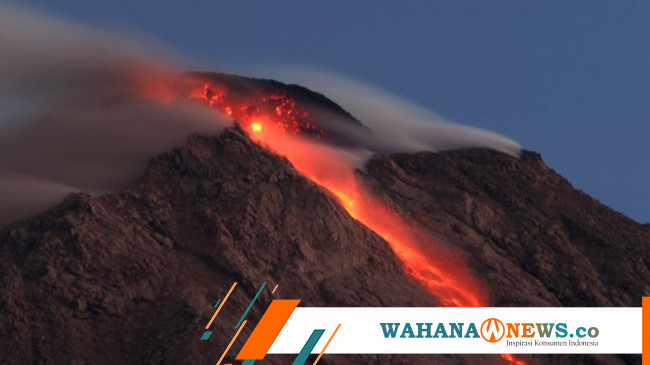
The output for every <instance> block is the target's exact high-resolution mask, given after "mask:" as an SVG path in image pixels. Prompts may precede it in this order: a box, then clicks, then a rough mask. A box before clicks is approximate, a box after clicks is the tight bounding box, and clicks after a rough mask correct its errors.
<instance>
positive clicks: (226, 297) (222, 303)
mask: <svg viewBox="0 0 650 365" xmlns="http://www.w3.org/2000/svg"><path fill="white" fill-rule="evenodd" d="M235 286H237V282H234V283H233V284H232V286H231V287H230V290H228V294H226V296H225V297H224V298H223V301H221V299H220V301H221V304H220V305H219V308H217V310H216V311H215V312H214V314H213V315H212V318H210V322H208V325H207V326H205V329H206V330H207V329H208V327H210V325H211V324H212V321H214V319H215V318H217V314H219V311H220V310H221V307H223V305H224V304H225V303H226V300H228V297H229V296H230V293H232V291H233V289H235ZM217 303H218V302H217Z"/></svg>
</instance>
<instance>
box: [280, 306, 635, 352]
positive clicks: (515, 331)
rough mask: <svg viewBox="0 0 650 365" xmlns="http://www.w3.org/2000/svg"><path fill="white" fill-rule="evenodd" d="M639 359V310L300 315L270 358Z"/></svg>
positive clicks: (323, 311) (314, 311)
mask: <svg viewBox="0 0 650 365" xmlns="http://www.w3.org/2000/svg"><path fill="white" fill-rule="evenodd" d="M339 324H341V327H340V328H339V330H338V331H337V333H336V335H335V336H334V337H333V338H332V341H331V343H330V344H329V346H328V347H327V350H326V353H328V354H454V353H455V354H502V353H508V354H586V353H592V354H593V353H613V354H627V353H635V354H640V353H641V346H642V339H641V337H642V336H641V333H642V322H641V308H300V307H299V308H297V309H296V310H295V311H294V313H293V314H292V315H291V318H290V319H289V321H288V322H287V323H286V325H285V326H284V328H283V329H282V331H281V332H280V335H279V336H278V338H277V339H276V340H275V342H274V343H273V346H272V347H271V349H270V351H269V353H270V354H296V353H299V352H300V350H301V349H302V347H303V345H304V344H305V341H307V339H308V338H309V336H310V334H311V333H312V332H313V331H314V330H316V329H322V330H325V333H324V334H323V335H322V336H321V338H320V339H319V341H318V343H317V345H316V347H315V348H314V350H313V351H312V353H319V352H320V351H321V350H322V348H323V347H324V346H325V344H326V343H327V341H328V340H329V339H330V337H331V336H332V333H333V332H334V330H335V329H336V327H337V326H338V325H339Z"/></svg>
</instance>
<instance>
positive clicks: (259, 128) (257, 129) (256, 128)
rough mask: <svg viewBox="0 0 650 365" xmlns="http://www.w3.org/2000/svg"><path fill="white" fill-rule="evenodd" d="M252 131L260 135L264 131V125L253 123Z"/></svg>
mask: <svg viewBox="0 0 650 365" xmlns="http://www.w3.org/2000/svg"><path fill="white" fill-rule="evenodd" d="M251 131H253V132H255V133H260V132H261V131H262V123H259V122H253V123H251Z"/></svg>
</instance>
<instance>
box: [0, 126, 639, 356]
mask: <svg viewBox="0 0 650 365" xmlns="http://www.w3.org/2000/svg"><path fill="white" fill-rule="evenodd" d="M362 178H364V179H365V181H366V183H368V184H370V185H372V186H373V187H374V188H375V189H376V191H377V192H378V193H380V194H382V196H383V198H384V199H385V200H386V201H389V202H390V204H393V205H394V206H396V207H398V208H399V209H401V210H402V211H403V212H404V214H407V215H409V216H410V217H412V218H413V220H414V221H416V222H418V223H419V224H421V225H423V226H425V227H427V228H429V229H430V230H431V231H433V232H436V233H437V234H438V235H440V236H441V237H444V239H445V240H446V241H447V242H450V243H453V244H454V245H457V246H458V247H459V248H460V249H462V250H463V251H464V252H466V253H467V254H468V255H469V258H470V264H471V266H472V267H473V269H474V270H475V272H477V273H481V275H480V277H481V278H482V279H483V281H484V282H485V283H486V285H487V286H488V288H489V292H490V295H491V299H492V302H493V304H494V305H506V306H507V305H517V306H529V305H552V306H561V305H571V306H592V305H608V306H619V305H639V298H640V296H641V294H646V295H647V294H650V293H649V290H648V282H650V281H649V280H648V279H649V274H648V261H649V255H648V245H649V243H650V240H649V237H650V232H649V229H648V227H646V226H643V225H640V224H637V223H635V222H633V221H631V220H629V219H627V218H626V217H624V216H622V215H620V214H618V213H616V212H613V211H612V210H610V209H608V208H607V207H605V206H603V205H601V204H599V203H598V202H596V201H595V200H593V199H591V198H590V197H588V196H586V195H585V194H583V193H581V192H579V191H576V190H574V189H573V188H572V187H571V186H570V184H569V183H568V182H566V181H565V180H564V179H563V178H561V177H560V176H558V175H557V174H555V173H554V172H552V171H551V170H549V169H548V168H547V167H545V165H544V164H543V163H542V161H541V160H540V158H539V156H537V155H535V154H532V153H526V154H524V156H523V157H522V159H521V160H515V159H512V158H510V157H507V156H504V155H501V154H498V153H494V152H491V151H459V152H446V153H442V154H437V155H436V154H417V155H396V156H383V157H378V158H376V159H374V160H373V161H371V163H370V164H369V165H368V169H367V173H366V174H365V175H363V176H362ZM234 281H237V282H239V288H238V290H235V292H234V294H233V296H232V297H231V299H230V300H229V303H228V306H227V307H225V308H224V310H223V311H222V313H221V314H220V315H219V317H218V321H216V322H215V325H214V328H213V330H214V331H215V334H214V335H213V337H212V338H211V339H210V340H209V341H199V340H198V338H199V337H200V335H201V333H202V330H203V327H204V325H205V324H206V323H207V321H208V320H209V318H210V316H211V315H212V313H213V311H214V308H213V306H214V303H215V302H216V300H217V299H218V298H220V297H221V296H223V295H224V293H225V292H226V291H227V289H228V288H229V287H230V285H231V283H232V282H234ZM264 281H267V282H269V286H274V285H275V284H279V287H278V290H277V292H276V293H275V294H274V295H271V293H270V290H267V291H264V292H263V294H262V295H261V297H260V303H259V304H258V305H256V306H254V307H253V310H252V312H251V313H250V314H249V317H250V319H255V318H259V316H260V315H261V313H262V311H263V308H265V307H266V305H267V304H268V303H269V301H270V300H271V299H272V298H273V297H277V298H294V297H295V298H301V299H302V300H303V302H302V304H301V305H306V306H431V305H435V304H436V301H435V298H432V297H430V296H429V295H428V294H427V293H426V292H425V291H424V290H423V289H421V288H420V287H419V286H418V285H417V284H415V283H414V282H412V281H411V280H410V279H409V278H408V277H407V276H406V275H405V274H404V272H403V270H402V268H401V266H400V263H399V262H398V260H397V259H396V258H395V256H394V255H393V254H392V252H390V250H389V248H388V245H387V244H386V243H385V242H384V241H382V240H381V239H380V238H379V237H377V236H376V235H375V234H373V233H372V232H370V231H368V230H367V229H366V228H365V227H363V226H362V225H360V224H359V223H358V222H356V221H354V220H353V219H351V218H350V217H349V216H348V215H347V213H345V211H343V210H342V209H341V208H340V207H339V206H338V204H337V203H336V202H335V201H334V200H333V199H332V198H331V197H329V196H328V195H327V194H326V193H324V192H323V191H321V190H320V189H319V188H318V187H316V186H314V185H313V184H312V183H310V182H309V181H307V180H306V179H304V178H303V177H301V176H299V175H298V174H297V173H296V172H295V170H293V168H292V167H291V166H290V165H289V163H288V162H287V161H285V160H283V159H281V158H279V157H277V156H274V155H271V154H269V153H268V152H266V151H264V150H263V149H261V148H260V147H258V146H256V145H254V144H253V143H251V142H250V141H249V140H248V139H247V138H246V137H245V136H244V135H242V134H241V132H239V131H229V132H227V133H225V134H224V135H222V136H219V137H214V138H213V137H202V136H194V137H192V138H190V140H189V141H188V143H187V144H186V145H185V146H183V147H181V148H178V149H176V150H174V151H172V152H170V153H168V154H165V155H162V156H160V157H158V158H156V159H154V160H153V161H152V163H151V166H150V168H149V169H148V171H147V172H146V174H145V175H144V176H143V177H142V178H141V179H140V180H139V181H138V182H136V183H135V184H134V185H133V186H132V187H131V188H130V189H128V190H127V191H125V192H122V193H116V194H106V195H103V196H100V197H91V196H89V195H87V194H83V193H80V194H73V195H71V196H69V197H68V198H67V199H66V200H65V201H64V202H63V203H62V204H61V205H59V206H58V207H56V208H54V209H52V210H51V211H49V212H47V213H45V214H42V215H39V216H37V217H34V218H31V219H27V220H24V221H22V222H18V223H15V224H12V225H10V226H8V227H5V228H3V229H2V230H0V290H1V291H0V323H2V326H0V340H1V341H0V363H2V364H91V363H92V364H146V363H156V364H158V363H165V364H209V363H213V362H215V361H216V359H218V357H219V356H220V353H221V351H222V350H223V349H224V348H225V347H226V345H227V343H228V342H229V340H230V338H231V337H232V335H233V334H234V330H233V325H234V323H236V321H237V320H238V319H239V317H240V316H241V314H242V313H241V311H240V310H239V309H241V308H245V307H246V306H247V304H248V302H249V301H250V300H251V298H252V297H253V296H254V294H255V293H256V291H257V288H258V287H259V285H260V284H261V283H262V282H264ZM228 308H230V309H233V308H237V309H236V310H228ZM253 322H254V321H253ZM253 324H254V323H251V325H250V326H247V328H245V329H244V331H243V332H242V337H241V339H240V340H239V341H238V342H237V343H236V345H235V348H238V346H240V345H241V344H242V343H243V339H245V338H246V335H247V334H248V333H250V331H251V330H252V328H253ZM231 352H234V351H231ZM532 360H533V363H540V364H542V363H543V364H554V363H561V364H571V363H594V364H600V363H608V364H609V363H611V364H616V363H625V362H628V363H634V362H636V361H637V358H636V357H618V356H597V357H586V356H583V357H578V356H544V357H534V358H533V359H532ZM288 361H289V360H288V359H286V358H284V357H281V356H271V357H269V358H268V359H265V360H264V363H288ZM432 361H435V363H441V364H461V363H467V364H491V363H503V362H502V361H501V360H499V359H498V357H495V356H435V357H431V356H419V355H412V356H395V357H393V356H334V355H328V356H325V357H324V358H323V359H322V360H321V363H322V364H343V363H346V364H349V363H355V364H364V363H373V364H375V363H377V364H401V363H403V364H413V363H416V364H428V363H431V362H432Z"/></svg>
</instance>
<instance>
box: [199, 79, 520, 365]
mask: <svg viewBox="0 0 650 365" xmlns="http://www.w3.org/2000/svg"><path fill="white" fill-rule="evenodd" d="M190 98H191V99H194V100H200V101H203V102H206V103H208V104H209V105H210V106H211V107H213V108H216V109H218V110H220V111H221V112H222V113H224V114H226V115H229V116H232V117H234V118H235V119H236V120H238V121H239V123H240V124H241V125H242V127H243V128H245V129H247V130H248V131H249V133H250V135H251V139H252V140H253V141H255V142H256V143H258V144H259V145H261V146H263V147H265V148H267V149H269V150H271V151H273V152H275V153H277V154H279V155H281V156H284V157H286V158H287V159H288V160H289V161H290V162H291V163H292V165H293V166H294V167H295V168H296V170H298V171H299V172H300V173H301V174H302V175H304V176H305V177H307V178H309V179H310V180H311V181H313V182H314V183H316V184H317V185H319V186H321V187H323V188H324V189H326V190H327V191H329V192H331V193H332V195H333V196H334V197H336V198H337V200H338V201H339V203H340V205H341V206H342V207H343V208H344V209H345V210H346V211H347V212H348V213H349V214H350V216H352V217H353V218H355V219H356V220H357V221H359V222H360V223H362V224H363V225H365V226H366V227H367V228H369V229H370V230H372V231H373V232H375V233H376V234H377V235H379V236H380V237H382V238H383V239H384V240H385V241H386V242H388V243H389V245H390V247H391V249H392V250H393V252H395V254H396V256H397V257H398V258H399V259H400V261H401V262H402V263H403V266H404V269H405V271H406V272H407V274H408V275H410V276H411V277H412V278H413V279H415V280H416V281H417V282H418V283H420V284H421V285H422V286H423V287H424V288H425V289H426V290H427V291H428V292H430V293H431V294H432V295H433V296H435V297H437V298H439V300H440V303H441V305H444V306H457V307H480V306H486V305H487V300H486V296H485V293H484V290H483V287H482V285H481V283H480V282H479V281H478V280H477V279H476V278H475V277H474V276H473V275H472V273H471V271H470V269H469V267H468V265H467V263H466V260H465V258H464V256H463V255H462V254H460V253H459V252H458V251H456V250H454V249H452V248H451V247H449V246H447V245H445V244H442V243H440V242H437V241H436V240H435V239H434V238H433V237H432V235H431V234H430V233H429V232H427V231H425V230H424V229H423V228H421V227H419V226H418V225H417V224H415V223H413V222H411V221H409V220H408V219H407V218H405V217H404V216H403V215H401V214H400V213H399V212H398V211H396V210H395V209H393V208H391V207H390V206H389V205H388V204H386V203H385V202H384V201H382V200H380V199H379V198H378V197H376V196H375V195H374V194H373V193H372V192H371V191H370V190H369V189H368V188H367V187H365V186H364V185H363V183H362V182H360V181H359V179H358V178H357V176H356V174H355V166H354V164H353V163H352V162H351V161H353V160H354V159H352V158H350V156H349V152H346V151H345V150H342V149H338V148H336V147H332V146H328V145H325V144H323V143H319V142H318V139H319V138H322V137H323V136H325V132H324V131H323V130H321V129H320V128H319V127H318V126H317V125H316V124H314V123H312V121H311V120H310V115H309V112H308V111H307V110H306V109H303V108H300V107H299V106H298V105H297V103H296V102H295V101H294V100H292V99H291V98H289V97H287V96H285V95H281V94H273V95H265V94H259V95H253V96H248V97H243V96H235V95H230V93H229V92H228V89H227V87H225V86H224V85H215V84H213V83H209V82H205V83H198V84H197V85H196V87H195V88H194V89H193V90H192V91H191V93H190ZM304 136H307V137H310V138H311V139H308V138H303V137H304ZM346 154H348V155H346ZM502 357H503V359H504V360H506V361H508V362H511V363H513V364H517V365H521V364H524V363H523V362H520V361H519V360H517V359H515V358H514V357H513V356H512V355H507V354H504V355H502Z"/></svg>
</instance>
